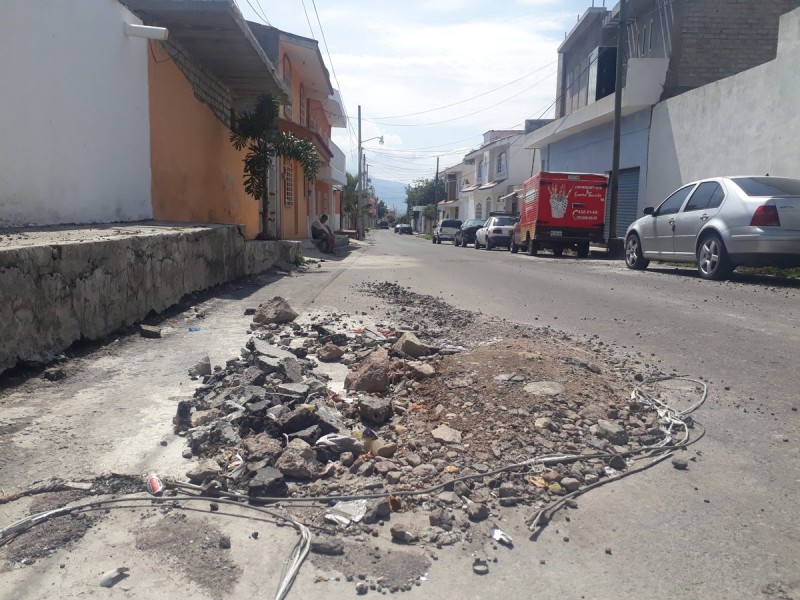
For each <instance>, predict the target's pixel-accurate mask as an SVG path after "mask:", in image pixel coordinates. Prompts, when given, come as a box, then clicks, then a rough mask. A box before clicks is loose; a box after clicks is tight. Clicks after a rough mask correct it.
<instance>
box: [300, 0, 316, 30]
mask: <svg viewBox="0 0 800 600" xmlns="http://www.w3.org/2000/svg"><path fill="white" fill-rule="evenodd" d="M300 2H301V3H302V5H303V12H304V13H305V14H306V23H308V30H309V31H310V32H311V39H314V28H313V27H311V19H309V18H308V11H307V10H306V0H300Z"/></svg>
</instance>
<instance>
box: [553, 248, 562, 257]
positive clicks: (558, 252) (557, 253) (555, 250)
mask: <svg viewBox="0 0 800 600" xmlns="http://www.w3.org/2000/svg"><path fill="white" fill-rule="evenodd" d="M562 254H564V249H563V248H560V247H558V246H557V247H555V248H553V256H561V255H562Z"/></svg>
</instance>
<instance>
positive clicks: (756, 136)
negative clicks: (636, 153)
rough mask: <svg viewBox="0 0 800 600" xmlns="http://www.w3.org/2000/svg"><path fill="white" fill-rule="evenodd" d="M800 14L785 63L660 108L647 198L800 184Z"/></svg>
mask: <svg viewBox="0 0 800 600" xmlns="http://www.w3.org/2000/svg"><path fill="white" fill-rule="evenodd" d="M798 58H800V9H796V10H794V11H792V12H791V13H788V14H786V15H784V16H783V17H782V18H781V25H780V38H779V43H778V55H777V58H776V59H775V60H774V61H772V62H770V63H767V64H764V65H760V66H758V67H755V68H753V69H750V70H748V71H744V72H742V73H739V74H737V75H734V76H732V77H728V78H727V79H722V80H720V81H716V82H714V83H711V84H708V85H705V86H703V87H701V88H697V89H695V90H692V91H690V92H686V93H685V94H681V95H680V96H676V97H675V98H671V99H669V100H667V101H665V102H662V103H660V104H658V105H656V107H655V108H654V109H653V123H652V129H651V133H650V152H649V169H648V181H649V184H648V189H647V197H646V201H645V203H644V204H643V206H654V205H656V204H658V203H659V202H660V201H661V200H663V199H664V198H666V196H667V195H668V194H669V193H670V192H671V191H672V190H674V189H676V188H678V187H680V185H681V184H683V183H686V182H689V181H694V180H696V179H702V178H704V177H713V176H720V175H764V174H766V173H769V174H770V175H783V176H787V177H800V100H798V98H800V69H799V68H798V66H797V59H798Z"/></svg>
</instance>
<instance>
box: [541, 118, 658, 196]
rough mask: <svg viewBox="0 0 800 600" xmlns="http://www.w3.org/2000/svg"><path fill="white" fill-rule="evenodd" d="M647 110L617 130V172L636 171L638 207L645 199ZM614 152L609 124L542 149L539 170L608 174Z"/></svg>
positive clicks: (647, 137)
mask: <svg viewBox="0 0 800 600" xmlns="http://www.w3.org/2000/svg"><path fill="white" fill-rule="evenodd" d="M650 113H651V111H650V109H645V110H642V111H639V112H637V113H634V114H632V115H628V116H626V117H623V118H622V125H621V126H620V157H619V166H620V169H633V168H636V167H639V204H640V205H641V203H642V199H643V198H644V197H645V193H646V190H647V183H648V181H649V177H650V175H649V171H648V168H647V152H648V150H647V148H648V140H649V138H650ZM613 149H614V124H613V123H611V122H608V123H604V124H603V125H600V126H597V127H593V128H591V129H587V130H585V131H582V132H580V133H576V134H574V135H572V136H570V137H568V138H564V139H563V140H559V141H557V142H553V143H552V144H549V145H547V146H546V147H545V148H543V149H542V165H543V166H542V169H543V170H545V171H555V172H578V173H608V172H610V171H611V166H612V164H611V163H612V156H613Z"/></svg>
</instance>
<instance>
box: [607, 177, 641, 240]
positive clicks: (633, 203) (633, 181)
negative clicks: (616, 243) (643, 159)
mask: <svg viewBox="0 0 800 600" xmlns="http://www.w3.org/2000/svg"><path fill="white" fill-rule="evenodd" d="M610 191H611V188H610V187H609V192H610ZM638 206H639V167H636V168H635V169H621V170H620V172H619V194H618V195H617V234H616V236H615V237H618V238H621V237H624V236H625V230H626V229H628V225H630V224H631V223H633V222H634V221H635V220H636V219H638V218H639V215H638V214H637V207H638ZM610 213H611V202H606V230H607V229H608V223H609V221H610V219H611V214H610Z"/></svg>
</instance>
